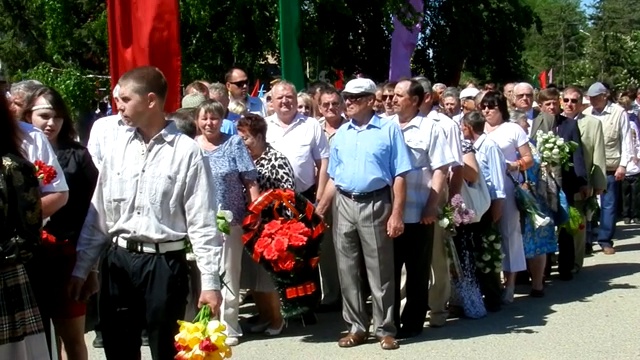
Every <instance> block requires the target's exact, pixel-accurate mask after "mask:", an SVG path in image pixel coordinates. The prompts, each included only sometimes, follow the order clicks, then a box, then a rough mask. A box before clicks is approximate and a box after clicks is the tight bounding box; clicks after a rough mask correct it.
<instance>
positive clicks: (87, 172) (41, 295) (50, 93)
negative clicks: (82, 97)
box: [23, 87, 98, 360]
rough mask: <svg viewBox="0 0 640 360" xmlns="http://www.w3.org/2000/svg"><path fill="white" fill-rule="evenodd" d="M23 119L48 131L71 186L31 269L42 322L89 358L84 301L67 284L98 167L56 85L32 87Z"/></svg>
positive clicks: (75, 359) (68, 349) (72, 358)
mask: <svg viewBox="0 0 640 360" xmlns="http://www.w3.org/2000/svg"><path fill="white" fill-rule="evenodd" d="M23 120H24V121H25V122H28V123H31V124H32V125H33V126H35V127H36V128H38V129H40V130H42V132H43V133H44V134H45V135H46V136H47V139H48V140H49V143H50V144H51V146H52V147H53V149H54V150H55V152H56V156H57V157H58V162H59V163H60V167H61V168H62V170H63V172H64V176H65V179H66V181H67V185H68V186H69V200H68V201H67V203H66V205H65V206H63V207H62V208H61V209H60V210H58V211H57V212H56V213H55V214H53V215H52V216H51V217H50V219H49V221H48V222H47V223H46V224H45V226H44V232H43V244H42V247H41V249H40V251H39V252H38V253H37V254H36V256H35V259H34V260H33V261H32V262H31V263H30V264H29V265H30V266H29V268H30V269H29V274H30V276H31V277H32V281H33V287H34V292H35V294H36V299H37V300H38V306H39V307H40V311H41V313H42V318H43V320H44V323H45V324H48V323H49V319H51V320H53V325H54V328H55V332H56V335H57V336H59V337H60V338H61V339H62V344H63V345H64V352H65V353H66V354H67V358H68V359H69V360H85V359H87V358H88V354H87V347H86V345H85V342H84V326H85V314H86V310H87V309H86V304H85V303H84V302H79V301H74V300H71V299H70V298H69V297H68V295H67V293H66V289H67V284H68V282H69V279H70V277H71V272H72V271H73V268H74V266H75V263H76V243H77V241H78V236H79V235H80V230H81V229H82V225H83V224H84V219H85V217H86V215H87V212H88V210H89V204H90V203H91V197H92V196H93V190H94V189H95V186H96V183H97V181H98V170H97V169H96V167H95V166H94V164H93V161H92V160H91V155H90V154H89V152H88V151H87V149H86V148H85V147H84V146H82V145H81V144H80V143H78V142H77V141H75V138H76V132H75V130H74V128H73V120H71V116H70V115H69V111H68V110H67V106H66V104H65V103H64V101H63V100H62V97H61V96H60V94H59V93H58V92H57V91H56V90H54V89H52V88H49V87H41V88H39V89H38V90H37V91H36V92H35V93H33V94H32V95H31V97H30V98H29V99H27V103H26V106H25V111H24V113H23ZM86 286H87V290H89V289H88V288H89V287H94V286H95V289H97V286H98V279H97V273H95V272H92V273H91V275H90V279H89V281H88V282H87V283H86ZM89 295H90V294H89ZM58 352H59V353H60V352H61V350H58Z"/></svg>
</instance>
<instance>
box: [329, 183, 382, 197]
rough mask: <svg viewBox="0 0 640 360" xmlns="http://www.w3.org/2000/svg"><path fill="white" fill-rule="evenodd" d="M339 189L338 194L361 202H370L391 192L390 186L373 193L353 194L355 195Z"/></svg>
mask: <svg viewBox="0 0 640 360" xmlns="http://www.w3.org/2000/svg"><path fill="white" fill-rule="evenodd" d="M337 189H338V192H339V193H340V194H342V196H346V197H348V198H349V199H351V200H355V201H361V200H368V199H371V198H373V197H375V196H378V195H382V194H384V193H386V192H387V191H389V185H387V186H385V187H383V188H380V189H378V190H373V191H369V192H353V193H351V192H348V191H344V190H342V189H340V188H337Z"/></svg>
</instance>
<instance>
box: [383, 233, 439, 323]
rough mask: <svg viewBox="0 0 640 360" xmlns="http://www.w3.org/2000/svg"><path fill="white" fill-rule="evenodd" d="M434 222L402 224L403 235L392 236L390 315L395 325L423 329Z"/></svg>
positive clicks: (427, 303)
mask: <svg viewBox="0 0 640 360" xmlns="http://www.w3.org/2000/svg"><path fill="white" fill-rule="evenodd" d="M433 229H434V225H433V224H430V225H424V224H420V223H415V224H404V232H403V233H402V235H400V236H398V237H397V238H395V239H393V254H394V262H395V265H394V275H395V302H394V308H393V318H394V322H395V324H396V328H397V329H400V325H401V324H402V329H403V330H406V331H417V332H420V331H422V328H423V326H424V320H425V318H426V317H427V309H428V306H429V276H430V274H431V256H432V254H433ZM402 265H404V266H405V267H406V270H407V279H406V284H405V288H406V299H407V301H406V303H405V306H404V309H403V311H402V315H400V301H401V299H400V285H401V280H400V279H401V275H402Z"/></svg>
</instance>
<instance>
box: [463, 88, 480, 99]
mask: <svg viewBox="0 0 640 360" xmlns="http://www.w3.org/2000/svg"><path fill="white" fill-rule="evenodd" d="M479 92H480V90H478V89H476V88H466V89H462V91H460V99H465V98H471V99H473V98H475V97H476V95H478V93H479Z"/></svg>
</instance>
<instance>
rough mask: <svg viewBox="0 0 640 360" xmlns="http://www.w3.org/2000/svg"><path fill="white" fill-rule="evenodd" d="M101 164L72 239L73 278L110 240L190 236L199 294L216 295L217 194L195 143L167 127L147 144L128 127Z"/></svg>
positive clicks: (218, 250)
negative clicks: (74, 246)
mask: <svg viewBox="0 0 640 360" xmlns="http://www.w3.org/2000/svg"><path fill="white" fill-rule="evenodd" d="M103 161H104V163H103V166H102V171H101V172H100V176H99V177H98V184H97V186H96V189H95V192H94V194H93V199H92V200H91V206H90V208H89V213H88V214H87V218H86V220H85V223H84V226H83V228H82V231H81V233H80V238H79V239H78V246H77V252H78V256H77V260H76V266H75V269H74V270H73V275H74V276H77V277H81V278H86V277H87V275H88V273H89V271H90V269H91V267H92V266H93V265H94V264H95V263H96V262H97V260H98V257H99V256H100V253H101V251H102V249H103V248H104V247H105V246H106V245H107V244H109V243H110V242H111V241H112V239H113V238H115V237H118V238H120V239H123V240H131V241H137V242H144V243H163V242H170V241H178V240H182V239H184V238H186V237H187V236H188V237H189V241H190V242H191V244H192V246H193V252H194V254H195V255H196V261H197V264H198V268H199V269H200V272H201V273H202V289H203V290H212V289H213V290H219V289H220V276H219V274H220V259H221V255H222V242H223V239H222V236H221V235H220V234H219V232H218V230H217V226H216V220H215V219H216V209H217V206H216V200H215V192H216V190H215V188H214V185H213V180H212V178H211V171H210V169H209V165H208V163H207V161H206V160H205V158H204V157H203V154H202V152H201V151H200V148H199V147H198V145H197V144H196V142H195V141H193V140H192V139H191V138H189V137H188V136H186V135H184V134H182V133H180V132H179V131H178V129H177V128H176V126H175V123H173V122H168V123H167V126H166V127H165V128H164V129H163V130H162V131H161V132H160V133H159V134H158V135H156V136H155V137H154V138H153V139H151V141H150V142H149V144H148V145H145V144H144V141H143V140H142V137H141V136H140V135H139V133H138V132H137V131H135V130H133V129H131V128H130V129H127V130H126V131H125V135H123V136H119V137H118V140H117V143H116V144H115V146H113V149H112V151H111V152H109V153H108V154H105V157H104V159H103Z"/></svg>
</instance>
